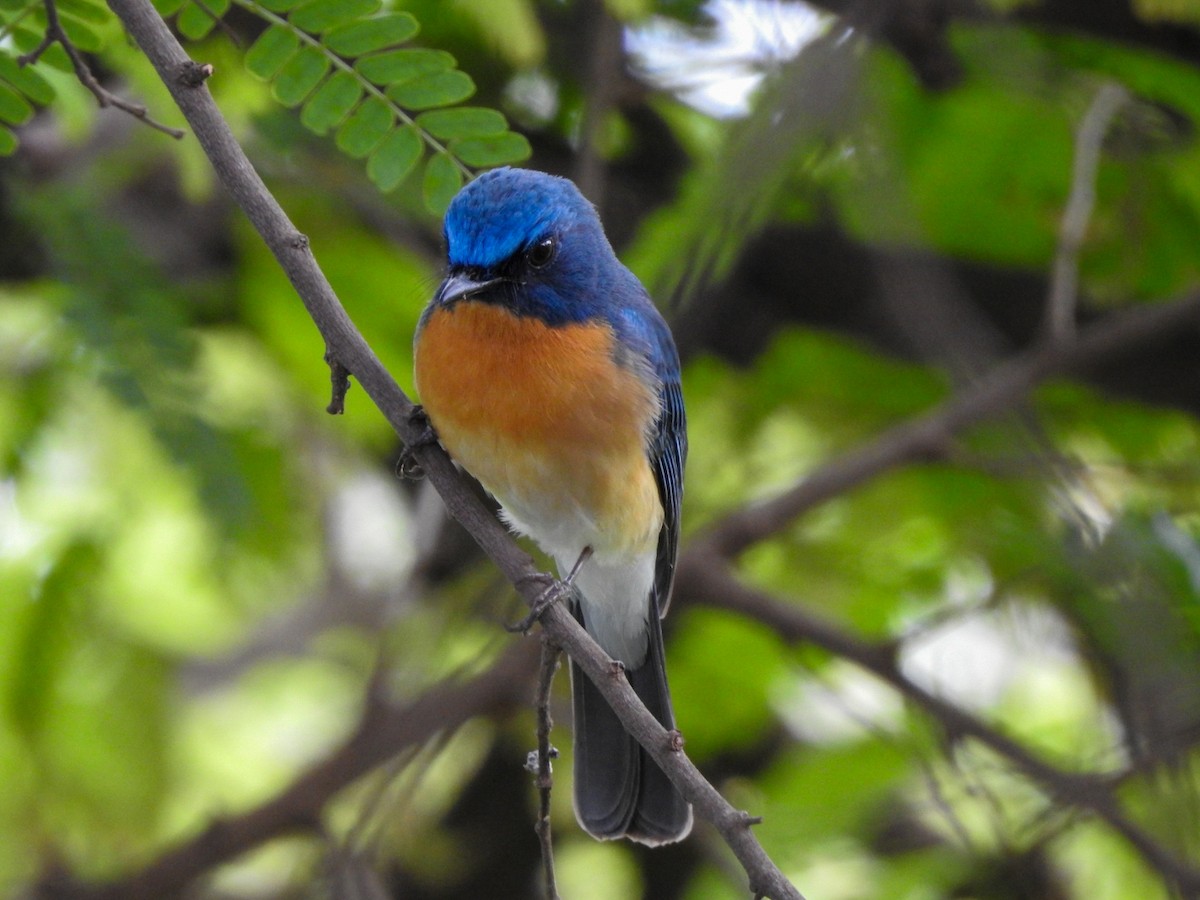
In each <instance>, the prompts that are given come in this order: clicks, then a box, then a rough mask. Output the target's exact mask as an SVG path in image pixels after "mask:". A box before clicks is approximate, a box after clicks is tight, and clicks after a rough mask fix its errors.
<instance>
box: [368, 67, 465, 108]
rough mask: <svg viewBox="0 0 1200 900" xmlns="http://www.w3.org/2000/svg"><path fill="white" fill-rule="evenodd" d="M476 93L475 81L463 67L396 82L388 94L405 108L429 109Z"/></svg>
mask: <svg viewBox="0 0 1200 900" xmlns="http://www.w3.org/2000/svg"><path fill="white" fill-rule="evenodd" d="M474 93H475V82H474V81H472V80H471V76H470V75H468V74H467V73H466V72H464V71H462V70H461V69H450V70H449V71H447V72H434V73H432V74H430V75H420V76H418V77H416V78H413V79H412V80H410V81H404V82H401V83H400V84H394V85H392V86H391V87H390V88H388V91H387V95H388V96H389V97H391V98H392V99H393V100H395V101H396V102H397V103H398V104H400V105H401V106H403V107H404V108H405V109H429V108H430V107H434V106H449V105H450V104H451V103H459V102H461V101H463V100H466V99H467V98H468V97H470V96H471V95H472V94H474Z"/></svg>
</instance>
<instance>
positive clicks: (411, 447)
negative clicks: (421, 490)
mask: <svg viewBox="0 0 1200 900" xmlns="http://www.w3.org/2000/svg"><path fill="white" fill-rule="evenodd" d="M408 421H409V424H411V425H414V426H416V427H417V428H420V429H421V433H420V434H419V435H417V438H416V439H415V440H413V441H410V442H409V443H407V444H405V445H404V449H403V450H401V451H400V458H399V459H397V460H396V474H397V475H399V476H400V477H401V478H405V479H409V480H411V481H419V480H421V479H422V478H424V477H425V470H424V469H422V468H421V464H420V463H419V462H418V461H417V457H416V454H415V451H417V450H419V449H420V448H421V447H428V446H429V445H430V444H436V443H437V439H438V438H437V432H436V431H434V430H433V425H432V424H431V423H430V421H429V415H428V414H427V413H426V412H425V407H423V406H419V405H418V406H414V407H413V408H412V410H411V411H410V412H409V414H408Z"/></svg>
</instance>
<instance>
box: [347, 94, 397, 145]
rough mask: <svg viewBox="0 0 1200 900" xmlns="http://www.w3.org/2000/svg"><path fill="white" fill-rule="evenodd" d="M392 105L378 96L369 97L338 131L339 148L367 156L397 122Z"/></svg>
mask: <svg viewBox="0 0 1200 900" xmlns="http://www.w3.org/2000/svg"><path fill="white" fill-rule="evenodd" d="M395 120H396V119H395V116H394V115H393V114H392V110H391V107H389V106H388V105H387V104H386V103H385V102H384V101H382V100H380V99H379V98H378V97H368V98H367V99H366V100H365V101H363V103H362V105H361V106H359V108H358V109H356V110H355V111H354V113H353V114H352V115H351V116H350V118H349V119H347V120H346V121H345V122H344V123H343V124H342V127H341V128H339V129H338V132H337V145H338V148H339V149H340V150H341V151H342V152H343V153H345V154H346V155H347V156H351V157H354V158H355V159H359V158H361V157H363V156H366V155H367V154H368V153H370V152H371V151H372V150H374V149H375V147H376V145H378V143H379V142H380V141H382V140H383V138H384V135H386V134H387V132H388V129H389V128H391V127H392V123H393V122H395Z"/></svg>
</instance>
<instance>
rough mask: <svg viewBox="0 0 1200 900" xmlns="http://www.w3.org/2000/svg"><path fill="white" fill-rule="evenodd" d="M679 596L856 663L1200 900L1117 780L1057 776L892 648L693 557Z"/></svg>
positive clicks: (1193, 881)
mask: <svg viewBox="0 0 1200 900" xmlns="http://www.w3.org/2000/svg"><path fill="white" fill-rule="evenodd" d="M676 588H677V590H679V591H680V593H681V595H682V598H686V601H687V602H688V603H701V604H704V605H706V606H711V607H713V608H717V609H725V610H729V611H730V612H735V613H737V614H739V615H742V616H746V617H747V618H751V619H755V620H757V621H759V622H762V623H764V624H766V625H768V626H770V628H771V629H773V630H774V631H775V632H776V633H777V634H779V635H780V636H782V637H783V638H784V639H785V640H787V641H789V642H792V643H801V642H803V643H810V644H814V645H816V646H818V647H822V648H824V649H825V650H828V651H829V652H830V653H832V654H834V655H835V656H838V657H840V658H842V659H847V660H850V661H851V662H854V663H856V664H857V665H859V666H861V667H862V668H864V669H866V670H867V671H868V672H870V673H871V674H873V675H875V676H876V677H877V678H879V679H881V680H882V681H884V682H885V683H887V684H888V685H890V686H891V687H892V688H894V689H895V690H896V691H898V692H899V693H900V694H902V695H903V696H904V697H905V698H907V699H908V700H909V701H911V702H912V703H915V704H916V705H917V706H919V707H921V709H923V710H924V711H925V712H926V713H927V714H929V715H930V716H932V717H933V718H934V719H935V720H936V721H937V722H938V723H939V724H940V725H941V726H942V727H943V728H944V729H945V731H946V732H947V734H948V735H950V736H951V737H952V738H963V737H968V738H972V739H974V740H976V741H978V742H979V743H981V744H983V745H984V746H986V747H988V748H989V749H990V750H992V751H993V752H995V753H997V754H998V755H1000V756H1002V757H1004V758H1005V759H1007V760H1008V761H1009V762H1010V763H1012V764H1013V766H1014V767H1015V768H1016V769H1018V770H1019V771H1020V772H1021V773H1023V774H1024V775H1025V776H1026V777H1027V778H1029V779H1030V780H1032V781H1034V782H1036V783H1037V785H1038V786H1039V787H1040V788H1041V789H1042V790H1043V791H1045V792H1046V794H1047V795H1049V796H1051V797H1053V798H1055V799H1056V800H1058V801H1060V802H1063V803H1066V804H1069V805H1071V806H1075V807H1077V808H1079V809H1083V810H1086V811H1088V812H1090V813H1092V814H1094V815H1096V816H1097V817H1099V818H1100V819H1102V820H1103V821H1104V822H1105V823H1106V824H1107V825H1108V826H1109V827H1111V828H1112V829H1113V830H1114V831H1116V832H1117V833H1118V834H1120V835H1121V836H1122V837H1123V838H1124V839H1125V840H1126V841H1128V842H1129V844H1130V845H1131V846H1132V847H1133V848H1134V849H1135V850H1137V852H1138V853H1139V854H1141V856H1142V858H1143V859H1144V860H1145V861H1146V862H1147V863H1148V864H1149V865H1150V866H1152V867H1153V868H1154V869H1155V870H1156V871H1158V872H1159V873H1160V874H1161V875H1162V876H1163V877H1164V878H1165V879H1167V880H1168V881H1169V882H1171V883H1173V884H1175V885H1177V886H1178V887H1179V889H1180V890H1181V891H1183V892H1184V894H1185V895H1186V896H1191V895H1193V894H1195V893H1200V870H1197V869H1195V868H1192V867H1190V866H1189V865H1188V864H1187V863H1185V862H1183V861H1182V860H1180V859H1178V858H1176V857H1175V856H1174V855H1173V854H1171V853H1170V852H1168V850H1167V849H1166V848H1165V847H1163V846H1162V845H1161V844H1159V843H1158V841H1156V840H1155V839H1154V838H1153V837H1152V836H1151V835H1150V834H1149V833H1147V832H1146V831H1145V830H1144V829H1143V828H1141V827H1140V826H1138V825H1137V824H1136V823H1134V822H1133V821H1132V820H1130V819H1129V818H1128V816H1126V815H1125V813H1124V812H1123V811H1122V810H1121V808H1120V806H1119V805H1118V803H1117V801H1116V800H1115V799H1114V797H1113V794H1112V786H1113V784H1114V782H1115V781H1117V780H1118V779H1116V778H1114V777H1113V776H1111V775H1107V774H1105V775H1098V774H1090V773H1084V774H1080V773H1075V772H1068V771H1064V770H1062V769H1059V768H1058V767H1056V766H1053V765H1051V764H1050V763H1048V762H1046V761H1045V760H1043V759H1041V758H1040V757H1038V756H1037V755H1035V754H1034V753H1032V752H1031V751H1030V750H1029V749H1028V748H1027V747H1026V746H1025V745H1023V744H1022V743H1020V742H1019V741H1016V740H1014V739H1013V738H1010V737H1008V736H1007V735H1005V734H1003V733H1002V732H1000V731H999V730H997V729H996V728H993V727H992V726H990V725H988V724H987V723H985V722H983V721H982V720H980V719H979V718H977V717H976V716H974V715H972V714H971V713H969V712H967V711H965V710H963V709H961V708H959V707H958V706H956V705H955V704H953V703H950V702H949V701H946V700H943V699H942V698H940V697H938V696H936V695H935V694H932V693H930V692H929V691H927V690H926V689H925V688H923V687H921V686H920V685H919V684H917V683H916V682H914V681H913V680H912V679H910V678H909V677H908V676H907V675H905V674H904V673H903V672H902V671H900V668H899V667H898V666H897V664H896V653H895V649H896V648H895V646H894V645H892V644H889V643H872V642H870V641H865V640H863V639H862V638H858V637H855V636H853V635H851V634H849V633H847V632H845V631H843V630H841V629H839V628H837V627H836V626H834V625H831V624H830V623H828V622H826V621H824V620H823V619H821V618H820V617H818V616H814V615H812V614H811V613H809V612H807V611H806V610H804V609H803V608H802V607H800V606H797V605H793V604H788V603H783V602H781V601H778V600H775V599H774V598H772V597H770V596H768V595H767V594H766V593H764V592H762V591H759V590H757V589H755V588H753V587H750V586H748V585H746V584H743V583H742V582H741V581H739V580H738V579H737V578H736V577H735V575H734V573H733V571H732V570H731V569H730V567H729V565H728V563H727V562H725V561H723V560H721V559H720V558H718V557H715V556H712V555H710V554H704V553H701V552H698V551H696V550H694V549H693V550H689V552H687V553H686V554H685V555H684V557H683V559H682V560H681V561H680V565H679V569H678V574H677V576H676ZM682 598H681V599H682Z"/></svg>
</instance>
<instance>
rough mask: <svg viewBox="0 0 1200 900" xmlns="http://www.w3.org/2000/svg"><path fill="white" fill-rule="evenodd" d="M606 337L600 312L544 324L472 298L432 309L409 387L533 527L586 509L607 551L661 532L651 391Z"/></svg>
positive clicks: (546, 527)
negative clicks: (650, 436)
mask: <svg viewBox="0 0 1200 900" xmlns="http://www.w3.org/2000/svg"><path fill="white" fill-rule="evenodd" d="M613 341H614V336H613V332H612V330H611V328H609V327H607V326H606V325H603V324H600V323H584V324H577V325H568V326H563V327H557V328H551V327H549V326H547V325H546V324H544V323H543V322H541V321H539V320H537V319H534V318H529V317H518V316H516V315H513V314H512V313H511V312H509V311H508V310H506V309H504V308H503V307H500V306H497V305H495V304H488V303H482V302H478V301H465V302H459V303H456V304H454V305H453V306H452V307H450V308H449V309H445V308H440V309H437V310H435V311H434V312H433V313H432V314H431V315H430V317H429V318H428V320H427V321H426V323H425V327H424V328H423V329H422V331H421V334H420V335H419V336H418V339H417V344H416V357H415V365H416V383H417V390H418V391H419V393H420V396H421V401H422V403H423V404H424V405H425V408H426V410H427V411H428V413H429V417H430V420H431V421H432V422H433V425H434V427H435V428H436V429H437V431H438V435H439V437H440V438H441V440H442V442H443V444H444V445H445V446H446V449H447V450H448V451H449V452H450V454H451V456H453V457H455V459H457V460H458V462H459V463H460V464H462V465H463V466H464V467H465V468H466V469H467V470H468V471H470V472H471V473H472V474H473V475H474V476H475V477H476V478H478V479H479V480H480V482H481V483H482V484H483V485H484V487H486V488H487V489H488V490H489V491H491V492H492V493H493V494H494V495H495V496H496V498H497V499H498V500H499V501H500V502H501V504H503V505H504V506H505V508H506V509H507V510H508V511H509V513H510V514H511V515H512V516H513V517H514V518H515V519H516V520H518V523H519V524H522V523H524V524H527V525H528V526H529V528H528V530H529V531H530V533H532V534H533V536H534V537H539V531H541V532H545V533H548V532H549V531H553V530H555V528H557V527H558V524H559V520H561V522H562V523H564V527H565V523H566V521H567V519H569V518H570V517H576V518H579V517H582V518H583V519H587V520H590V521H591V522H593V523H594V525H595V528H596V530H597V537H596V539H597V540H599V541H600V542H602V543H604V544H607V545H609V546H610V548H611V549H612V550H613V551H618V550H620V551H622V552H623V551H627V550H631V549H637V550H641V549H643V548H644V546H645V545H646V544H647V543H648V542H650V543H652V542H653V540H655V539H656V538H657V533H658V529H659V527H660V525H661V522H662V509H661V504H660V503H659V500H658V492H657V487H656V485H655V483H654V477H653V473H652V471H651V469H650V466H649V463H648V461H647V458H646V450H645V447H646V437H645V436H646V433H647V430H648V428H649V427H650V425H651V423H652V422H653V421H654V418H655V416H656V414H657V410H658V399H657V396H656V394H655V393H654V391H653V389H652V388H651V387H649V386H647V385H646V384H644V383H643V381H642V380H641V379H639V378H638V377H637V376H636V375H635V374H634V373H633V372H632V371H630V370H628V369H626V368H624V367H622V366H619V365H617V364H616V362H615V361H614V358H613ZM568 530H572V531H573V530H574V529H568ZM539 540H540V538H539ZM551 543H553V541H551ZM543 546H544V547H546V549H547V550H549V551H550V552H556V549H555V548H554V547H549V546H546V543H545V542H543ZM578 549H582V548H581V547H580V548H576V551H575V552H578ZM596 550H597V552H598V553H599V552H602V551H603V550H604V548H603V547H596Z"/></svg>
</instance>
